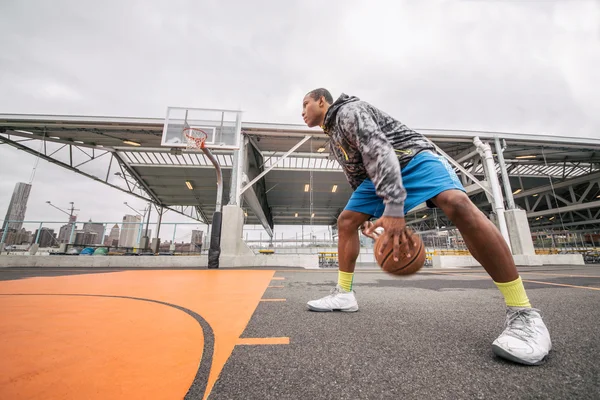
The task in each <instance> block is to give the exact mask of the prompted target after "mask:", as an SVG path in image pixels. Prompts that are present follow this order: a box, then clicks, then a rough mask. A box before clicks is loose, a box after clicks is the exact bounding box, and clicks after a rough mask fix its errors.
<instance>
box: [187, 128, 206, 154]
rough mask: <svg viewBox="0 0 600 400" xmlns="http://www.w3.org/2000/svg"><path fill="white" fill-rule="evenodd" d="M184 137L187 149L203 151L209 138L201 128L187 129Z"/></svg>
mask: <svg viewBox="0 0 600 400" xmlns="http://www.w3.org/2000/svg"><path fill="white" fill-rule="evenodd" d="M183 135H184V136H185V140H186V141H187V145H186V146H185V147H186V148H187V149H196V150H199V149H203V148H204V142H205V141H206V139H207V138H208V134H207V133H206V132H204V131H203V130H202V129H199V128H185V129H184V130H183Z"/></svg>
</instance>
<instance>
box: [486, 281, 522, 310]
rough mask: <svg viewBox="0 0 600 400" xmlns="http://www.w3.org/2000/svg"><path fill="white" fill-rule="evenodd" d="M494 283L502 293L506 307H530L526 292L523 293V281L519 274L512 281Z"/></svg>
mask: <svg viewBox="0 0 600 400" xmlns="http://www.w3.org/2000/svg"><path fill="white" fill-rule="evenodd" d="M494 283H495V284H496V286H498V289H500V292H501V293H502V294H503V295H504V301H505V302H506V305H507V306H508V307H525V308H531V304H530V303H529V299H528V298H527V293H525V287H523V281H522V280H521V277H520V276H519V277H518V278H517V279H515V280H514V281H512V282H506V283H498V282H494Z"/></svg>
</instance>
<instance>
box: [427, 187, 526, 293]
mask: <svg viewBox="0 0 600 400" xmlns="http://www.w3.org/2000/svg"><path fill="white" fill-rule="evenodd" d="M432 201H433V203H434V204H435V205H436V206H438V207H439V208H441V209H442V211H443V212H444V214H446V216H447V217H448V218H449V219H450V221H452V223H453V224H454V225H455V226H456V227H457V228H458V230H459V231H460V233H461V235H462V236H463V238H464V239H465V243H466V244H467V247H468V248H469V251H470V252H471V254H472V255H473V257H475V259H476V260H477V261H479V263H480V264H481V265H482V266H483V268H485V270H486V271H487V273H488V274H489V275H490V276H491V277H492V279H493V280H494V282H498V283H504V282H512V281H514V280H515V279H517V278H518V277H519V273H518V272H517V267H516V266H515V263H514V261H513V258H512V254H511V252H510V249H509V247H508V245H507V244H506V241H505V240H504V237H503V236H502V234H501V233H500V231H499V230H498V229H497V228H496V226H495V225H494V224H493V223H492V221H490V220H489V219H487V218H486V216H485V215H484V214H483V213H482V212H481V211H480V210H479V209H478V208H477V207H476V206H475V204H473V202H471V199H469V197H468V196H467V195H466V194H465V193H463V192H462V191H460V190H447V191H445V192H442V193H440V194H439V195H437V196H436V197H434V198H433V199H432Z"/></svg>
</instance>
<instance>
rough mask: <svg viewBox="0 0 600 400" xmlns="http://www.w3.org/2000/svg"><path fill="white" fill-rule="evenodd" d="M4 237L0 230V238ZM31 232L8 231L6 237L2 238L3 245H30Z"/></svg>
mask: <svg viewBox="0 0 600 400" xmlns="http://www.w3.org/2000/svg"><path fill="white" fill-rule="evenodd" d="M3 235H4V230H0V238H1V237H2V236H3ZM31 242H32V240H31V232H30V231H26V230H25V228H21V229H19V230H16V229H9V230H8V232H6V237H5V238H4V243H5V244H7V245H15V244H16V245H21V244H29V243H31Z"/></svg>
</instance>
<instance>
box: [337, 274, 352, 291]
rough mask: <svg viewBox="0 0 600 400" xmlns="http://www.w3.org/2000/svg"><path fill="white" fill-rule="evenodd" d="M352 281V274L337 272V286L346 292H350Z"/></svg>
mask: <svg viewBox="0 0 600 400" xmlns="http://www.w3.org/2000/svg"><path fill="white" fill-rule="evenodd" d="M353 280H354V272H344V271H338V285H340V286H341V287H342V289H344V290H345V291H346V292H350V291H351V290H352V281H353Z"/></svg>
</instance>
